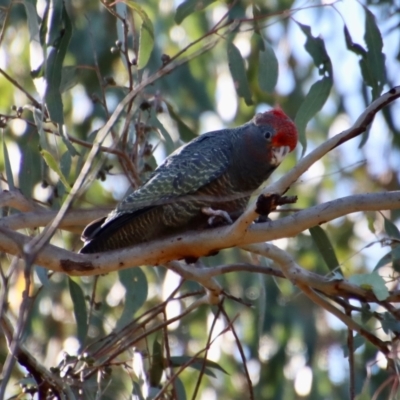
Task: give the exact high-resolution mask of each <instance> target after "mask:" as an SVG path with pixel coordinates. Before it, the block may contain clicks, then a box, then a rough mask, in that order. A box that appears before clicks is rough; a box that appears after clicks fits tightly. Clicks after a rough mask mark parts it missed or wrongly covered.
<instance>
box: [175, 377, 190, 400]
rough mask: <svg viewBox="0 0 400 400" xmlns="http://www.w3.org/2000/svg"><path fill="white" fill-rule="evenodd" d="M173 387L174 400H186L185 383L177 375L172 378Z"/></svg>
mask: <svg viewBox="0 0 400 400" xmlns="http://www.w3.org/2000/svg"><path fill="white" fill-rule="evenodd" d="M174 389H175V393H176V400H186V399H187V397H186V390H185V385H184V384H183V382H182V380H181V379H180V378H179V376H178V377H177V378H176V379H175V380H174Z"/></svg>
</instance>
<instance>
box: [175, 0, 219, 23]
mask: <svg viewBox="0 0 400 400" xmlns="http://www.w3.org/2000/svg"><path fill="white" fill-rule="evenodd" d="M214 1H215V0H186V1H184V2H182V3H181V4H179V6H178V8H177V9H176V13H175V18H174V19H175V22H176V23H177V24H178V25H179V24H180V23H181V22H182V21H183V20H184V19H185V18H186V17H187V16H189V15H190V14H193V13H194V12H196V11H202V10H204V9H205V8H206V7H208V6H209V5H210V4H212V3H214Z"/></svg>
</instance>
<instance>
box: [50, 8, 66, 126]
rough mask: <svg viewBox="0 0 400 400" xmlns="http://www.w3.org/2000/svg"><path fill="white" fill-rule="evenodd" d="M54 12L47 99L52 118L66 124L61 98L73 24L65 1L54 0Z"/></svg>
mask: <svg viewBox="0 0 400 400" xmlns="http://www.w3.org/2000/svg"><path fill="white" fill-rule="evenodd" d="M52 3H53V7H54V9H53V12H51V13H50V14H49V16H50V18H51V20H50V23H49V48H48V50H49V51H48V57H47V60H46V74H45V77H46V83H47V87H46V93H45V101H46V106H47V109H48V111H49V114H50V118H51V119H52V120H53V121H54V122H57V123H58V124H60V125H63V124H64V113H63V103H62V98H61V90H60V86H61V75H62V64H63V62H64V58H65V55H66V53H67V49H68V46H69V42H70V39H71V36H72V24H71V20H70V19H69V16H68V13H67V11H66V9H65V6H64V3H63V2H59V1H56V0H54V1H53V2H52Z"/></svg>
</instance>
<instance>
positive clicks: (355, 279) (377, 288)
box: [349, 271, 389, 301]
mask: <svg viewBox="0 0 400 400" xmlns="http://www.w3.org/2000/svg"><path fill="white" fill-rule="evenodd" d="M349 282H351V283H353V284H355V285H358V286H360V287H362V288H363V289H370V290H372V291H373V292H374V294H375V296H376V298H377V299H378V300H379V301H383V300H386V299H387V297H388V296H389V290H388V289H387V287H386V284H385V281H384V280H383V278H382V277H381V276H380V275H379V274H378V272H377V271H373V272H371V273H370V274H357V275H353V276H351V277H350V278H349Z"/></svg>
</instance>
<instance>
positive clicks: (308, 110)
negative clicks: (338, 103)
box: [294, 77, 333, 154]
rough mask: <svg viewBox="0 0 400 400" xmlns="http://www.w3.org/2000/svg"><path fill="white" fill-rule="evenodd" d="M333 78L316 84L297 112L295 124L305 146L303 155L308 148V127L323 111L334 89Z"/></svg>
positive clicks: (300, 139) (327, 78)
mask: <svg viewBox="0 0 400 400" xmlns="http://www.w3.org/2000/svg"><path fill="white" fill-rule="evenodd" d="M332 84H333V81H332V78H331V77H325V78H322V79H321V80H319V81H317V82H315V83H314V84H313V85H312V86H311V88H310V91H309V92H308V94H307V96H306V97H305V99H304V101H303V103H302V104H301V106H300V108H299V109H298V111H297V114H296V117H295V120H294V122H295V124H296V126H297V130H298V132H299V141H300V143H301V145H302V146H303V154H304V153H305V151H306V148H307V139H306V126H307V124H308V122H309V121H310V120H311V118H313V117H314V115H315V114H316V113H317V112H318V111H319V110H321V108H322V107H323V105H324V104H325V102H326V100H327V99H328V96H329V93H330V91H331V88H332Z"/></svg>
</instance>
